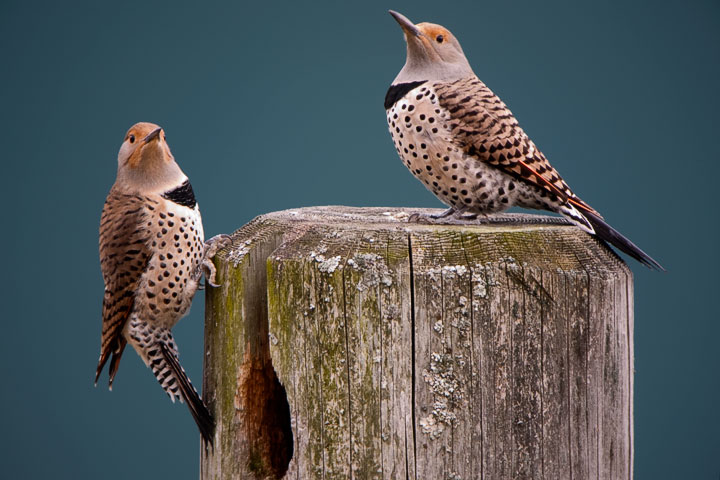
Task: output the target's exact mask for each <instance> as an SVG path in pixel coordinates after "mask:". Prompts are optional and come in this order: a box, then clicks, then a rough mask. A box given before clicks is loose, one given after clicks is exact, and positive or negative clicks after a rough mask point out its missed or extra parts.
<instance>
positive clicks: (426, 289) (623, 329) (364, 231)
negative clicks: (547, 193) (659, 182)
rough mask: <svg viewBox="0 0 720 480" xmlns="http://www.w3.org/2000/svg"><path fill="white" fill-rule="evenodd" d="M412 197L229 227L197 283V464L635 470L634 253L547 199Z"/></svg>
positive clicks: (373, 474) (356, 469) (276, 470)
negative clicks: (439, 204)
mask: <svg viewBox="0 0 720 480" xmlns="http://www.w3.org/2000/svg"><path fill="white" fill-rule="evenodd" d="M415 211H416V210H412V211H405V210H401V209H382V208H366V209H359V208H348V207H314V208H306V209H297V210H288V211H283V212H275V213H271V214H267V215H263V216H261V217H258V218H256V219H255V220H253V221H252V222H251V223H249V224H248V225H246V226H244V227H243V228H241V229H240V230H238V231H237V232H235V234H233V245H232V246H231V247H230V248H228V249H226V250H224V251H223V252H221V254H220V255H219V256H218V257H217V259H216V264H217V266H218V280H220V281H221V282H222V286H221V287H220V288H218V289H211V290H209V291H208V296H207V303H206V308H207V313H206V351H207V357H206V362H205V376H204V380H205V383H204V389H203V392H204V396H205V398H206V401H208V403H209V405H210V408H211V409H213V411H214V412H215V415H216V418H217V424H218V429H217V432H216V444H215V450H214V451H213V452H209V453H208V454H203V459H202V474H203V477H204V478H253V479H254V478H283V477H288V478H300V479H310V478H351V477H355V478H387V479H394V478H412V479H425V478H428V479H429V478H433V479H434V478H437V479H476V478H486V479H504V478H507V479H510V478H547V479H556V478H568V479H569V478H580V479H585V478H588V479H589V478H597V479H601V478H614V479H615V478H619V479H626V478H631V477H632V434H633V432H632V361H633V357H632V355H633V352H632V331H633V315H632V275H631V273H630V271H629V270H628V268H627V267H626V266H625V264H624V263H623V262H622V261H621V260H620V259H619V258H618V257H617V256H615V254H614V253H612V252H611V251H610V250H608V249H607V248H606V247H604V246H603V245H601V244H600V243H598V242H597V241H596V240H594V239H593V238H592V237H590V236H589V235H587V234H585V233H583V232H581V231H580V230H579V229H577V228H575V227H573V226H568V225H564V224H562V221H558V220H556V219H551V218H549V217H538V216H527V215H502V216H498V217H496V219H495V221H494V222H493V223H491V224H483V225H473V224H467V225H421V224H408V223H407V222H406V220H407V218H408V213H414V212H415ZM271 359H272V361H271ZM276 373H277V377H276V376H275V375H276ZM278 380H279V382H278Z"/></svg>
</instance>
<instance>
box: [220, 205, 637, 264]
mask: <svg viewBox="0 0 720 480" xmlns="http://www.w3.org/2000/svg"><path fill="white" fill-rule="evenodd" d="M442 211H443V210H441V209H428V208H398V207H362V208H361V207H346V206H321V207H305V208H296V209H290V210H282V211H278V212H271V213H267V214H264V215H261V216H259V217H256V218H255V219H254V220H252V221H251V222H250V223H248V224H247V225H245V226H244V227H242V228H241V229H240V230H238V231H236V232H235V233H234V234H233V244H232V245H231V246H230V247H228V248H226V249H224V250H223V251H221V252H220V253H219V254H218V257H219V260H220V261H230V262H233V263H235V264H237V263H238V262H240V261H242V258H243V257H244V256H245V254H247V253H248V252H249V251H250V250H251V249H252V248H251V244H252V243H254V241H255V240H259V239H261V238H267V236H268V235H271V236H274V237H277V236H280V242H281V243H284V244H286V245H287V244H292V248H291V249H292V250H295V251H296V253H297V254H301V253H302V252H303V249H304V248H306V247H307V252H305V253H310V252H317V246H318V245H326V246H327V247H328V249H329V250H327V254H329V253H332V251H337V250H338V249H339V250H343V247H347V243H348V242H352V243H354V244H357V242H358V240H357V239H358V236H360V237H362V238H363V243H365V242H367V243H369V244H373V243H375V245H372V247H374V248H373V250H375V249H376V248H377V247H378V242H379V244H382V243H383V242H387V243H389V244H390V243H391V244H392V245H393V248H396V247H397V240H398V236H401V235H405V236H407V238H408V242H412V245H410V248H412V249H413V250H416V249H417V250H418V252H414V255H418V254H419V255H422V254H423V253H426V254H427V255H429V256H431V257H432V256H433V255H435V254H440V253H441V254H442V257H443V260H445V261H455V260H456V261H457V262H458V263H463V262H464V261H466V260H468V259H472V261H473V262H497V261H503V262H513V263H517V264H519V265H527V266H534V267H540V268H553V269H560V270H563V271H566V272H567V271H580V272H582V273H590V272H592V273H595V274H598V273H603V272H604V273H610V272H613V273H617V272H618V270H620V271H623V272H624V273H626V274H629V273H630V271H629V269H628V268H627V266H626V265H625V264H624V262H623V261H622V260H621V259H620V258H619V257H618V256H617V255H616V254H615V252H614V251H612V250H611V249H610V248H608V247H607V246H606V245H605V244H604V243H603V242H601V241H599V240H597V239H596V238H595V237H593V236H591V235H588V234H587V233H585V232H583V231H582V230H580V229H579V228H578V227H576V226H575V225H572V224H570V223H569V222H568V221H567V220H565V219H564V218H561V217H551V216H547V215H530V214H519V213H506V214H496V215H490V216H488V217H487V218H481V217H479V218H478V219H476V220H463V221H458V220H454V219H438V220H432V221H425V220H420V221H419V222H409V219H410V217H411V215H413V214H416V213H420V214H438V213H441V212H442ZM333 246H335V247H336V248H333ZM356 246H357V247H359V248H360V249H361V250H362V246H361V245H356ZM368 246H370V245H368ZM285 253H286V254H287V253H289V252H287V251H285ZM320 253H326V252H320ZM327 254H326V255H325V256H327Z"/></svg>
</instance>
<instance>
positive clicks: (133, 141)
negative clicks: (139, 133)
mask: <svg viewBox="0 0 720 480" xmlns="http://www.w3.org/2000/svg"><path fill="white" fill-rule="evenodd" d="M128 139H129V140H130V143H135V135H130V136H129V137H128Z"/></svg>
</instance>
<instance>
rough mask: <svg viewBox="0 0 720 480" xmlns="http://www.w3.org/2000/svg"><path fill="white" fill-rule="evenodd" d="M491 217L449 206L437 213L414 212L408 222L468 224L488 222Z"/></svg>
mask: <svg viewBox="0 0 720 480" xmlns="http://www.w3.org/2000/svg"><path fill="white" fill-rule="evenodd" d="M488 221H489V218H488V216H487V215H484V214H479V213H476V212H468V211H467V210H466V209H463V208H460V209H456V208H449V209H447V210H445V211H444V212H442V213H440V214H436V215H430V214H427V213H413V214H412V215H410V217H409V218H408V222H412V223H430V224H439V225H468V224H479V223H487V222H488Z"/></svg>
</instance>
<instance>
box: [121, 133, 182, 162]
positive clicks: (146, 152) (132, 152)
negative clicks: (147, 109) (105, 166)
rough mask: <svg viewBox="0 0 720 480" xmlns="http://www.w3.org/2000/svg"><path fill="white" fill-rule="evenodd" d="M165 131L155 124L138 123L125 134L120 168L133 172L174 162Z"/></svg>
mask: <svg viewBox="0 0 720 480" xmlns="http://www.w3.org/2000/svg"><path fill="white" fill-rule="evenodd" d="M173 160H174V159H173V155H172V153H171V152H170V147H169V146H168V144H167V143H166V141H165V131H164V130H163V129H162V128H160V127H159V126H157V125H155V124H153V123H146V122H141V123H136V124H135V125H133V126H132V127H130V130H128V132H127V133H126V134H125V139H124V140H123V143H122V145H121V146H120V152H119V154H118V166H119V167H120V168H125V167H127V168H130V169H132V170H137V169H144V168H151V167H157V166H159V165H162V164H164V163H171V162H173Z"/></svg>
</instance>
